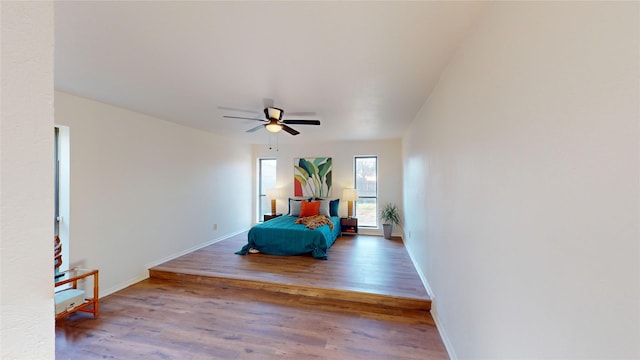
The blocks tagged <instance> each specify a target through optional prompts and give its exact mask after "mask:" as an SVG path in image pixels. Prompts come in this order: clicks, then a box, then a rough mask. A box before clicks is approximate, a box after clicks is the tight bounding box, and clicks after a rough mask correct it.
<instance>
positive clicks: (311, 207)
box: [300, 201, 320, 217]
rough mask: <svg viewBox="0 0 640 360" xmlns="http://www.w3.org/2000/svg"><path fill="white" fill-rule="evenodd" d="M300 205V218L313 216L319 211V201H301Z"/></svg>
mask: <svg viewBox="0 0 640 360" xmlns="http://www.w3.org/2000/svg"><path fill="white" fill-rule="evenodd" d="M300 205H301V206H300V217H307V216H315V215H318V212H319V211H320V201H303V202H302V203H301V204H300Z"/></svg>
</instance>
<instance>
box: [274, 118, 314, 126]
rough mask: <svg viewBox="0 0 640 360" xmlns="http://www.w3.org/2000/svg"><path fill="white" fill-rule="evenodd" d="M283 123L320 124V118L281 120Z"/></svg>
mask: <svg viewBox="0 0 640 360" xmlns="http://www.w3.org/2000/svg"><path fill="white" fill-rule="evenodd" d="M282 122H283V123H285V124H291V125H320V120H290V119H287V120H282Z"/></svg>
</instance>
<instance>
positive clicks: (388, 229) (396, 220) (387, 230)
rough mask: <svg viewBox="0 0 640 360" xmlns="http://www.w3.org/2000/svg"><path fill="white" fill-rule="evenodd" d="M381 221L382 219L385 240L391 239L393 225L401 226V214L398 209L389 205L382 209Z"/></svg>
mask: <svg viewBox="0 0 640 360" xmlns="http://www.w3.org/2000/svg"><path fill="white" fill-rule="evenodd" d="M380 219H382V231H383V233H384V238H385V239H391V233H392V232H393V225H394V224H396V225H400V213H399V212H398V208H397V207H396V206H395V205H394V204H391V203H387V204H386V205H385V206H384V207H383V208H382V209H380Z"/></svg>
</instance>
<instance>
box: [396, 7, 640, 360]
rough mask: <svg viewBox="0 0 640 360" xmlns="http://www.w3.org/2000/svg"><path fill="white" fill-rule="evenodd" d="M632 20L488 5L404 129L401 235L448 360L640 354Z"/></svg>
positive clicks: (625, 14) (602, 11) (594, 12)
mask: <svg viewBox="0 0 640 360" xmlns="http://www.w3.org/2000/svg"><path fill="white" fill-rule="evenodd" d="M638 17H639V3H638V2H627V3H621V2H608V3H607V2H591V3H586V2H571V3H565V2H562V3H560V2H530V3H521V2H516V3H510V2H497V3H493V4H492V5H491V6H490V7H489V8H488V9H487V11H486V13H485V14H484V16H483V17H482V18H481V20H480V22H479V23H478V24H477V27H476V28H475V30H474V31H473V33H472V35H471V36H470V37H469V38H468V39H467V40H466V42H465V43H464V44H463V45H462V46H461V48H460V49H459V51H458V53H457V55H456V56H455V58H454V59H453V61H452V62H451V63H450V64H449V67H448V69H447V70H446V72H445V73H444V74H443V76H442V78H441V82H440V84H439V86H438V87H437V89H436V90H435V92H434V93H433V94H432V95H431V97H430V98H429V100H428V101H427V102H426V103H425V105H424V107H423V110H422V112H421V113H420V114H419V115H418V117H417V118H416V120H415V121H414V123H413V125H412V126H411V128H410V129H409V130H408V131H407V132H406V135H405V137H404V138H403V161H404V171H405V181H404V189H405V192H404V199H405V200H404V202H405V204H406V206H405V209H406V214H407V215H408V216H407V218H406V228H405V238H406V242H407V246H408V248H409V250H410V252H411V253H412V255H413V256H414V258H415V259H416V261H417V263H418V265H419V267H420V269H421V271H422V272H423V273H424V274H426V276H427V279H428V282H429V285H430V287H431V291H432V292H433V294H434V295H435V302H434V310H433V313H434V315H435V317H436V319H437V323H438V325H439V328H440V330H441V332H442V334H443V335H444V338H445V341H446V342H447V345H448V348H449V350H450V353H451V355H452V357H453V358H459V359H515V358H520V359H521V358H530V359H543V358H561V359H581V358H582V359H584V358H592V359H615V358H625V359H631V358H635V359H637V358H639V357H640V345H639V344H640V267H639V266H640V265H639V264H640V249H639V239H640V231H639V227H640V220H639V219H640V211H639V200H640V192H639V172H640V164H639V163H640V162H639V149H640V148H639V131H638V130H639V126H638V125H639V119H640V113H639V105H640V104H639V98H640V91H639V79H640V71H639V66H640V57H639V47H638V40H639V31H638V30H639V21H638ZM409 233H411V234H412V235H411V236H408V234H409Z"/></svg>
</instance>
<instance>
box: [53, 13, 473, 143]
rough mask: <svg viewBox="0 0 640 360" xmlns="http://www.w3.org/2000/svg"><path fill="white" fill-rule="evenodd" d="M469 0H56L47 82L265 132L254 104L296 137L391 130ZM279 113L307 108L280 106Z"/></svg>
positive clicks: (390, 133)
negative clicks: (271, 111)
mask: <svg viewBox="0 0 640 360" xmlns="http://www.w3.org/2000/svg"><path fill="white" fill-rule="evenodd" d="M483 6H484V4H483V3H480V2H476V1H473V2H62V1H58V2H56V3H55V87H56V89H58V90H62V91H65V92H68V93H71V94H75V95H79V96H84V97H88V98H92V99H96V100H99V101H102V102H105V103H109V104H114V105H117V106H120V107H123V108H127V109H131V110H135V111H138V112H141V113H145V114H149V115H153V116H155V117H158V118H161V119H165V120H168V121H172V122H175V123H179V124H184V125H186V126H190V127H194V128H199V129H203V130H206V131H210V132H214V133H218V134H221V135H223V136H229V137H235V138H237V139H238V140H239V141H246V142H250V143H266V142H268V141H269V136H268V133H267V132H266V131H265V130H260V131H258V132H255V133H245V130H247V129H249V128H252V127H254V126H256V125H259V123H258V122H254V121H250V120H236V119H224V118H223V115H233V116H249V117H251V116H252V114H251V113H248V112H243V111H234V110H230V109H229V108H231V109H240V110H253V111H256V114H255V115H256V116H257V117H262V114H260V112H261V110H262V108H263V107H264V103H265V101H273V102H274V105H275V106H278V107H281V108H283V109H284V110H285V117H284V118H285V119H287V118H290V119H291V118H296V119H319V120H320V121H321V122H322V125H321V126H305V125H292V127H294V128H295V129H297V130H299V131H300V132H301V134H300V135H298V136H295V137H294V136H291V135H289V134H287V133H284V132H281V133H279V135H278V136H279V141H280V142H281V143H284V142H300V141H303V142H306V141H324V140H347V139H362V140H364V139H382V138H397V137H400V136H402V134H403V132H404V130H405V129H406V127H407V125H408V124H409V122H410V121H411V120H412V119H413V118H414V116H415V115H416V114H417V112H418V111H419V110H420V107H421V106H422V105H423V103H424V102H425V100H426V99H427V97H428V95H429V93H430V91H431V90H432V88H433V87H434V86H435V84H436V83H437V81H438V77H439V76H440V74H441V72H442V71H443V69H444V68H445V66H446V64H447V61H448V60H449V58H450V57H451V56H452V54H453V52H454V51H455V49H456V48H457V46H458V45H459V44H460V42H461V41H462V40H463V39H464V37H465V36H466V35H467V33H468V31H469V29H470V27H471V25H472V24H473V22H474V20H475V19H476V17H477V16H478V15H479V13H480V11H481V10H482V8H483ZM287 112H315V115H314V116H289V117H288V116H287Z"/></svg>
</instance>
